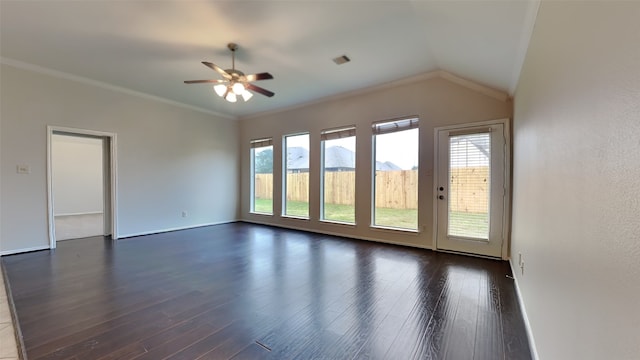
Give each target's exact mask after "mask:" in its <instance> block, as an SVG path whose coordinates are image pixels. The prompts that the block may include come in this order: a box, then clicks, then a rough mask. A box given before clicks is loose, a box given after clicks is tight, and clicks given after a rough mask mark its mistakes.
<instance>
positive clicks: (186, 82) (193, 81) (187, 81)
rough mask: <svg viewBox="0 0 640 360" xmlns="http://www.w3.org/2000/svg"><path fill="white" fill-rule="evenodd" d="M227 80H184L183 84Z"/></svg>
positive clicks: (218, 82)
mask: <svg viewBox="0 0 640 360" xmlns="http://www.w3.org/2000/svg"><path fill="white" fill-rule="evenodd" d="M226 82H227V80H185V81H184V83H185V84H202V83H216V84H220V83H226Z"/></svg>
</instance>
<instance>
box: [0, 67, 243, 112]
mask: <svg viewBox="0 0 640 360" xmlns="http://www.w3.org/2000/svg"><path fill="white" fill-rule="evenodd" d="M0 64H3V65H8V66H12V67H15V68H18V69H22V70H28V71H33V72H36V73H40V74H44V75H49V76H52V77H56V78H60V79H65V80H71V81H75V82H79V83H82V84H86V85H92V86H95V87H99V88H102V89H107V90H111V91H114V92H119V93H123V94H127V95H132V96H136V97H139V98H143V99H147V100H153V101H157V102H161V103H165V104H169V105H174V106H177V107H181V108H184V109H189V110H194V111H198V112H201V113H205V114H208V115H214V116H217V117H221V118H225V119H230V120H237V119H238V118H237V117H236V116H230V115H227V114H223V113H219V112H217V111H212V110H209V109H205V108H201V107H198V106H193V105H189V104H185V103H182V102H179V101H175V100H170V99H167V98H163V97H161V96H156V95H151V94H147V93H144V92H140V91H136V90H131V89H127V88H124V87H121V86H117V85H112V84H109V83H105V82H102V81H98V80H93V79H90V78H86V77H83V76H78V75H73V74H69V73H66V72H62V71H58V70H53V69H49V68H45V67H42V66H39V65H34V64H31V63H27V62H23V61H20V60H14V59H10V58H6V57H2V56H0Z"/></svg>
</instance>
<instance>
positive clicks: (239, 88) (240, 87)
mask: <svg viewBox="0 0 640 360" xmlns="http://www.w3.org/2000/svg"><path fill="white" fill-rule="evenodd" d="M231 89H233V92H234V94H236V95H241V94H243V93H244V92H245V87H244V84H243V83H241V82H236V83H234V84H233V85H231Z"/></svg>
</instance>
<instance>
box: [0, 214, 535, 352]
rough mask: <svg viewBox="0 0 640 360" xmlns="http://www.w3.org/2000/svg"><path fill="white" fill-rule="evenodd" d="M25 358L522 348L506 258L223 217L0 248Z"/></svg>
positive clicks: (521, 329) (521, 328)
mask: <svg viewBox="0 0 640 360" xmlns="http://www.w3.org/2000/svg"><path fill="white" fill-rule="evenodd" d="M2 261H3V262H4V265H5V269H6V271H7V273H8V278H9V281H10V285H11V289H12V291H13V299H14V301H15V305H16V309H17V313H18V317H19V322H20V327H21V329H22V333H23V336H24V342H25V346H26V350H27V355H28V358H29V359H32V360H35V359H72V360H85V359H140V360H142V359H154V360H155V359H230V358H233V359H370V358H371V359H429V358H438V359H529V358H530V355H529V354H530V351H529V345H528V343H527V337H526V334H525V329H524V324H523V320H522V314H521V311H520V309H519V306H518V302H517V299H516V294H515V289H514V284H513V282H512V280H510V279H509V278H507V277H506V275H507V274H510V269H509V266H508V264H507V263H506V262H502V261H492V260H485V259H478V258H472V257H465V256H459V255H452V254H443V253H436V252H432V251H428V250H418V249H411V248H404V247H398V246H391V245H384V244H377V243H371V242H367V241H357V240H348V239H342V238H337V237H331V236H324V235H319V234H310V233H305V232H299V231H290V230H283V229H276V228H270V227H264V226H257V225H250V224H243V223H236V224H227V225H219V226H211V227H205V228H199V229H193V230H186V231H178V232H172V233H165V234H158V235H151V236H144V237H138V238H133V239H128V240H119V241H116V242H114V241H111V240H109V239H106V238H102V237H97V238H88V239H80V240H69V241H64V242H60V243H58V248H57V249H56V250H55V251H39V252H33V253H27V254H20V255H13V256H6V257H3V258H2Z"/></svg>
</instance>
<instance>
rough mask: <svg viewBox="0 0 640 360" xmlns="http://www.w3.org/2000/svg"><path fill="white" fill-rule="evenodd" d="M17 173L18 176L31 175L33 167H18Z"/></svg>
mask: <svg viewBox="0 0 640 360" xmlns="http://www.w3.org/2000/svg"><path fill="white" fill-rule="evenodd" d="M16 172H17V173H18V174H30V173H31V167H30V166H29V165H18V166H16Z"/></svg>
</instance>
